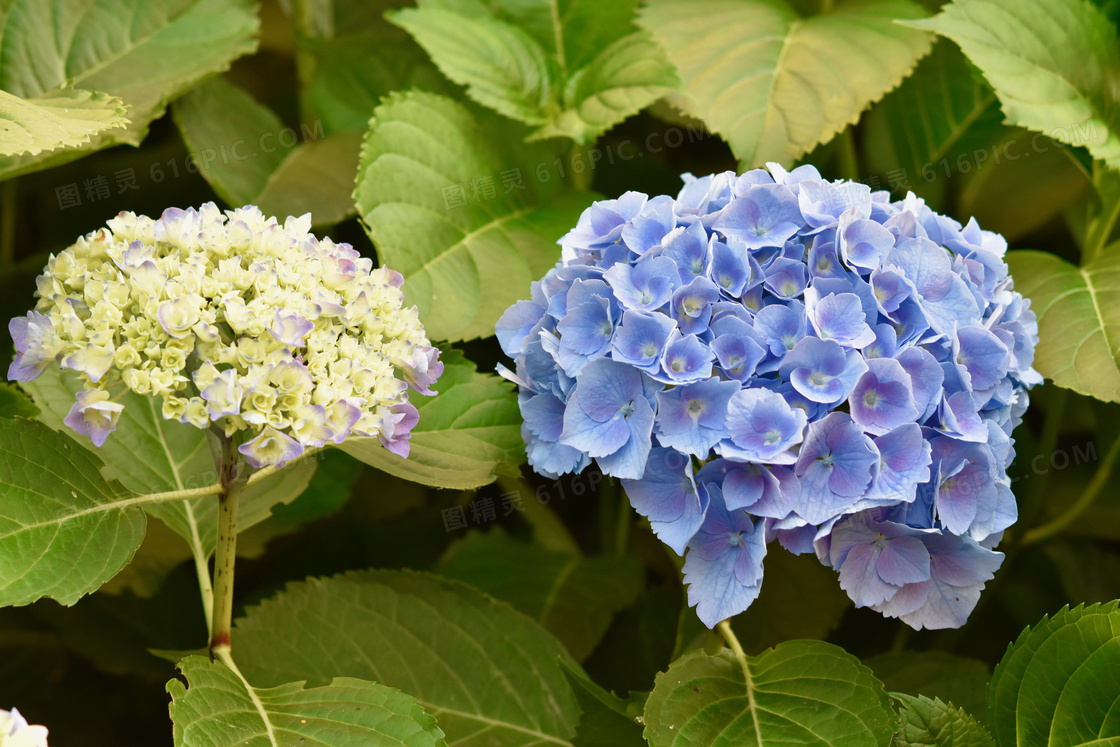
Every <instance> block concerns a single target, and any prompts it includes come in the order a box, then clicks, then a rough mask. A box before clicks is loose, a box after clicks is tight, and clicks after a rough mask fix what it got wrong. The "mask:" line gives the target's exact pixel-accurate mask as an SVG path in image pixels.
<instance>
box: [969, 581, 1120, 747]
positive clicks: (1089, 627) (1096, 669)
mask: <svg viewBox="0 0 1120 747" xmlns="http://www.w3.org/2000/svg"><path fill="white" fill-rule="evenodd" d="M1118 606H1120V602H1110V603H1108V604H1105V605H1093V606H1091V607H1080V606H1079V607H1074V608H1073V609H1070V608H1069V607H1065V608H1063V609H1062V610H1061V611H1059V612H1058V613H1057V614H1055V615H1054V616H1053V617H1043V618H1042V620H1040V621H1039V622H1038V624H1037V625H1035V626H1034V627H1031V628H1027V629H1026V630H1024V631H1023V632H1022V634H1021V635H1020V636H1019V638H1018V639H1017V640H1016V641H1015V642H1014V643H1013V644H1011V646H1010V647H1008V649H1007V653H1005V654H1004V655H1003V659H1002V660H1001V661H1000V663H999V666H997V667H996V670H995V672H994V673H993V675H992V682H991V684H990V685H989V686H988V707H989V709H990V710H991V712H992V733H993V734H994V735H995V738H996V740H997V741H998V742H999V743H1000V744H1001V745H1014V744H1021V745H1027V744H1067V745H1077V744H1086V743H1092V744H1097V745H1101V746H1102V747H1104V746H1105V745H1115V744H1120V678H1118V674H1120V611H1118V609H1117V608H1118Z"/></svg>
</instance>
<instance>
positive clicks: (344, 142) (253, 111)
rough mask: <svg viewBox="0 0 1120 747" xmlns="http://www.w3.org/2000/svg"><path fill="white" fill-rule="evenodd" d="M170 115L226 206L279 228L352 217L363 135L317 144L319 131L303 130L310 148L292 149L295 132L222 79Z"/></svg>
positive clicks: (180, 102)
mask: <svg viewBox="0 0 1120 747" xmlns="http://www.w3.org/2000/svg"><path fill="white" fill-rule="evenodd" d="M172 113H173V114H174V117H175V123H176V125H178V127H179V132H180V133H181V134H182V136H183V141H184V142H185V143H186V144H187V147H188V148H190V150H191V152H192V153H194V154H195V161H196V162H197V163H198V166H199V172H200V173H201V174H202V176H203V177H204V178H205V179H206V181H207V182H209V183H210V186H211V187H213V188H214V191H215V192H216V193H217V194H218V196H219V197H221V198H222V199H223V200H225V201H226V203H227V204H229V205H231V206H236V207H240V206H241V205H248V204H253V205H256V206H257V207H259V208H260V209H261V210H262V211H264V213H265V215H275V216H276V217H278V218H279V219H280V220H283V219H284V218H285V217H286V216H289V215H297V216H298V215H303V214H304V213H308V212H309V213H311V218H312V222H313V223H314V224H315V225H331V224H334V223H338V222H340V221H342V220H345V219H346V218H348V217H350V216H351V215H353V214H354V201H353V198H352V197H351V192H352V191H353V187H354V176H355V174H356V173H357V168H358V150H359V147H360V144H361V134H360V133H357V132H354V133H347V134H344V135H332V136H328V137H325V138H323V139H312V138H315V137H316V136H320V135H321V134H322V130H321V129H316V128H311V129H308V128H307V126H306V125H302V126H301V127H302V132H303V137H304V139H305V140H306V141H307V142H304V143H302V144H300V145H295V140H296V136H295V130H294V129H291V130H286V128H285V127H284V123H283V122H281V121H280V118H279V117H277V116H276V114H274V113H273V112H272V110H271V109H269V108H268V107H266V106H263V105H261V104H259V103H257V102H256V101H255V100H254V99H253V97H252V96H250V95H249V94H248V93H247V92H245V91H244V90H243V89H241V88H238V87H237V86H235V85H233V84H232V83H230V82H228V81H227V80H226V79H225V78H215V79H213V80H211V81H210V82H209V83H206V84H205V85H202V86H199V87H198V88H196V89H194V90H193V91H191V92H190V93H188V94H187V95H186V96H183V97H182V98H181V99H179V100H178V101H176V102H175V104H174V106H173V107H172ZM288 134H290V135H291V139H290V140H289V141H288V145H284V142H285V141H286V140H287V139H288V138H287V135H288Z"/></svg>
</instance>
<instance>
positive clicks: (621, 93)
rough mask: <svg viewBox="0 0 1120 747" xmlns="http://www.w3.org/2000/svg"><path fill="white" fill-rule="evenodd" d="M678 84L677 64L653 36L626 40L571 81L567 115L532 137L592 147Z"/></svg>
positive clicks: (567, 95)
mask: <svg viewBox="0 0 1120 747" xmlns="http://www.w3.org/2000/svg"><path fill="white" fill-rule="evenodd" d="M678 84H679V81H678V80H677V75H676V72H675V70H674V69H673V66H672V64H670V62H669V61H668V60H667V59H666V58H665V53H664V52H663V51H662V50H661V47H660V46H658V45H657V43H656V42H654V41H653V39H651V38H650V36H649V35H648V34H630V35H628V36H624V37H622V38H621V39H619V40H618V41H616V42H614V43H613V44H611V45H610V46H609V47H607V48H606V49H604V50H603V51H602V52H601V53H600V54H599V56H597V57H596V58H595V59H593V60H592V61H591V63H590V64H589V65H588V66H587V67H585V68H583V69H582V70H579V71H578V72H577V73H575V75H573V76H572V77H571V79H570V80H569V81H568V85H567V87H566V89H565V91H564V107H563V111H561V112H560V114H558V115H557V116H556V117H555V118H554V119H553V121H552V122H549V123H547V124H545V125H544V126H543V127H541V128H540V129H538V130H537V131H536V132H534V133H533V135H532V137H533V138H546V137H569V138H571V139H572V140H574V141H575V142H577V143H593V142H595V139H596V138H598V137H599V135H601V134H603V133H604V132H606V131H607V130H609V129H610V128H611V127H613V126H614V125H616V124H618V123H619V122H621V121H622V120H624V119H626V118H627V117H629V116H630V115H632V114H637V113H638V112H639V111H641V110H642V109H643V108H645V107H646V106H647V105H648V104H651V103H653V102H654V101H656V100H657V99H659V98H661V96H663V95H665V94H666V93H668V92H669V91H670V90H671V89H672V88H674V87H675V86H677V85H678Z"/></svg>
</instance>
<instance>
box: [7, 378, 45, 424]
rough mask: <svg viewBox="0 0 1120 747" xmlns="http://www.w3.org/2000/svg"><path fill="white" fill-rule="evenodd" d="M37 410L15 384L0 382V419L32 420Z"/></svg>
mask: <svg viewBox="0 0 1120 747" xmlns="http://www.w3.org/2000/svg"><path fill="white" fill-rule="evenodd" d="M38 415H39V408H38V407H36V406H35V403H34V402H32V401H31V398H30V397H28V396H27V395H26V394H24V393H23V392H21V391H20V390H19V387H17V386H16V385H15V384H9V383H7V382H0V418H14V417H17V416H18V417H21V418H34V417H37V416H38Z"/></svg>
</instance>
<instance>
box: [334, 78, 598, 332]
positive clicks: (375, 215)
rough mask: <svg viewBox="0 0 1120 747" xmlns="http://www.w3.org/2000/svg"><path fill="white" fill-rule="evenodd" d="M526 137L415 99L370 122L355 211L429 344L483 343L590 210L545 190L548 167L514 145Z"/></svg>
mask: <svg viewBox="0 0 1120 747" xmlns="http://www.w3.org/2000/svg"><path fill="white" fill-rule="evenodd" d="M525 134H526V133H525V132H524V130H522V129H521V128H520V127H519V126H517V125H514V124H513V123H507V122H503V121H499V120H496V119H494V120H489V119H488V120H485V121H484V122H482V123H480V122H479V121H478V120H476V119H475V118H474V117H472V116H471V114H470V112H468V111H467V109H466V108H464V107H463V106H462V105H461V104H458V103H456V102H454V101H452V100H450V99H448V98H444V97H440V96H434V95H432V94H427V93H420V92H416V91H413V92H410V93H406V94H393V95H391V96H389V97H387V98H386V99H385V100H384V103H382V104H381V106H379V107H377V109H376V110H374V115H373V119H372V120H370V131H369V134H368V135H366V139H365V143H364V144H363V146H362V158H361V162H360V164H359V166H358V182H357V187H356V189H355V191H354V199H355V200H356V201H357V203H358V213H359V215H361V216H362V219H363V220H364V221H365V222H366V225H367V230H368V232H369V235H370V238H371V239H373V242H374V244H375V245H376V246H377V254H378V257H380V259H381V261H382V262H383V263H385V264H386V265H388V266H390V267H392V268H393V269H395V270H397V271H398V272H400V273H401V274H403V275H404V277H405V283H404V293H405V299H406V301H408V302H409V303H414V304H416V305H417V307H418V308H419V310H420V318H421V321H423V322H424V327H425V329H426V330H427V332H428V336H429V338H431V339H433V340H452V341H453V340H469V339H472V338H475V337H489V336H490V335H492V334H493V333H494V324H495V323H496V322H497V321H498V318H499V317H500V316H501V315H502V313H503V312H504V311H505V310H506V309H507V308H508V307H509V306H510V305H511V304H513V303H514V302H516V301H518V300H520V299H523V298H527V297H528V295H529V283H530V282H532V281H533V280H536V279H537V278H539V277H540V276H542V275H543V274H544V273H545V272H546V271H547V270H548V269H549V268H550V267H552V266H553V265H554V264H555V263H556V260H557V259H559V256H560V250H559V247H558V246H557V245H556V240H557V239H559V238H560V236H562V235H563V234H564V233H565V232H566V231H567V230H568V228H569V227H570V226H573V225H575V222H576V219H577V218H578V217H579V214H580V212H582V210H583V208H584V207H586V206H587V205H588V203H589V202H590V196H589V195H585V194H579V193H574V192H572V191H571V190H569V189H566V188H565V187H564V185H563V184H561V183H560V180H559V179H556V178H554V177H555V174H554V173H553V172H551V171H549V170H547V167H549V165H550V164H551V162H552V161H553V159H554V155H553V154H552V152H551V151H550V150H549V149H548V148H546V147H544V146H543V145H525V144H523V143H522V142H521V141H522V140H524V137H525ZM542 174H544V175H545V176H546V177H547V179H546V178H545V177H542ZM516 184H520V185H521V186H523V187H524V189H519V188H518V187H517V186H515V185H516ZM476 190H477V191H476ZM459 196H461V197H462V200H463V204H462V206H458V207H456V206H455V205H456V202H454V201H452V199H450V198H455V199H456V200H457V199H458V197H459ZM472 198H473V199H472Z"/></svg>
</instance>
